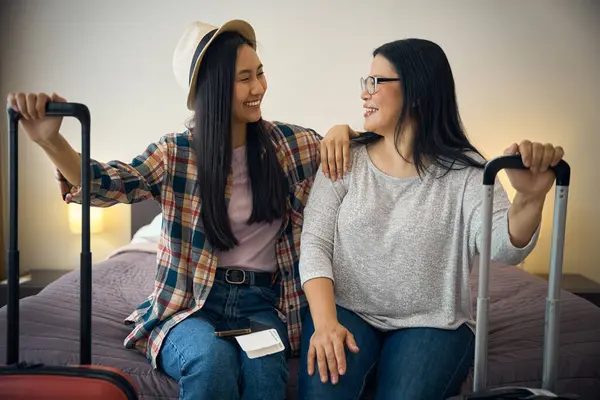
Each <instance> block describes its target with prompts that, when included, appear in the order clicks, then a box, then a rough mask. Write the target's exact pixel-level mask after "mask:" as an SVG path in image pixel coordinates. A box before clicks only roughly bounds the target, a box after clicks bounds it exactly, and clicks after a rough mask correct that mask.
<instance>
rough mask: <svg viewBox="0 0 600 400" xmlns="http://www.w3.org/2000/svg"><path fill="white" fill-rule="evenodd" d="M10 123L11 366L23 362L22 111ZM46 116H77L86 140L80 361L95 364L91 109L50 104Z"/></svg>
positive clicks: (10, 115)
mask: <svg viewBox="0 0 600 400" xmlns="http://www.w3.org/2000/svg"><path fill="white" fill-rule="evenodd" d="M7 114H8V124H9V141H10V145H9V149H10V163H9V216H10V218H9V219H10V225H9V247H8V299H7V308H8V324H7V325H8V326H7V330H8V333H7V353H6V361H7V364H8V365H11V364H16V363H17V362H18V361H19V248H18V242H17V238H18V215H19V214H18V166H19V161H18V154H19V152H18V134H17V132H18V124H19V119H20V118H21V114H20V113H18V112H16V111H15V110H13V109H12V108H11V107H10V106H9V107H8V108H7ZM46 115H48V116H56V117H61V116H62V117H74V118H77V119H78V120H79V122H80V123H81V143H82V152H81V157H82V162H81V180H82V198H81V212H82V222H81V225H82V235H81V242H82V243H81V259H80V262H81V266H80V273H81V290H80V300H81V306H80V314H81V320H80V363H81V364H84V365H85V364H91V358H92V343H91V340H92V334H91V332H92V329H91V328H92V312H91V311H92V288H91V286H92V276H91V274H92V267H91V265H92V254H91V251H90V178H91V170H90V112H89V110H88V108H87V107H86V106H85V105H83V104H78V103H56V102H51V103H48V104H47V105H46Z"/></svg>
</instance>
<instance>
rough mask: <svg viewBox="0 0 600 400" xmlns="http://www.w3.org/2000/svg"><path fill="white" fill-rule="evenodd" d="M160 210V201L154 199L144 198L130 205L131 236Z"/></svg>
mask: <svg viewBox="0 0 600 400" xmlns="http://www.w3.org/2000/svg"><path fill="white" fill-rule="evenodd" d="M161 212H162V208H161V206H160V203H158V202H157V201H154V200H145V201H141V202H139V203H133V204H132V205H131V236H132V237H133V235H134V234H135V233H136V232H137V231H138V229H140V228H141V227H142V226H144V225H148V224H149V223H150V222H152V220H153V219H154V217H156V216H157V215H158V214H160V213H161Z"/></svg>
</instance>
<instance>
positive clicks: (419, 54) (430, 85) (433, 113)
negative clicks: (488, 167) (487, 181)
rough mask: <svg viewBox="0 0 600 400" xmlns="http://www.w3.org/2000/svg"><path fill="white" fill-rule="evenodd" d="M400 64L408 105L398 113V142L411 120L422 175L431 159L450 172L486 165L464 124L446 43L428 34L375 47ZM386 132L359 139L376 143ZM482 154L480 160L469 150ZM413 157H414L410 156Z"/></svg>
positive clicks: (415, 159) (431, 161) (359, 140)
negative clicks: (431, 38) (420, 37)
mask: <svg viewBox="0 0 600 400" xmlns="http://www.w3.org/2000/svg"><path fill="white" fill-rule="evenodd" d="M377 55H381V56H383V57H385V58H386V59H387V60H388V61H389V62H390V64H392V66H393V67H394V68H395V70H396V72H397V73H398V76H399V77H400V84H401V86H402V95H403V105H402V111H401V113H400V115H399V116H398V123H397V125H396V130H395V133H394V142H395V143H396V149H397V150H398V154H400V151H399V149H398V138H399V136H400V135H401V134H402V131H403V127H404V126H405V124H406V123H407V122H409V119H410V122H411V123H412V124H413V126H414V127H415V132H414V133H415V138H414V145H413V156H412V157H413V160H412V162H413V163H414V165H415V167H416V169H417V172H418V173H419V175H421V174H422V173H423V172H424V171H425V169H426V167H427V164H428V163H433V164H435V165H438V166H440V167H441V168H442V169H443V170H445V171H446V172H448V171H449V170H452V169H460V168H464V167H467V166H474V167H477V168H483V166H484V161H482V160H485V158H484V157H483V155H482V154H481V153H480V152H479V151H478V150H477V149H476V148H475V146H473V144H471V142H470V141H469V139H468V138H467V135H466V133H465V129H464V127H463V124H462V121H461V118H460V114H459V112H458V105H457V101H456V91H455V85H454V78H453V76H452V70H451V68H450V63H449V62H448V59H447V57H446V54H445V53H444V51H443V50H442V48H441V47H440V46H438V45H437V44H436V43H433V42H431V41H429V40H424V39H402V40H396V41H394V42H390V43H386V44H384V45H382V46H380V47H378V48H377V49H375V51H373V57H375V56H377ZM379 139H381V136H379V135H377V134H375V133H373V132H367V133H366V134H364V135H361V136H360V137H358V138H356V139H355V142H358V143H371V142H373V141H376V140H379ZM469 152H473V153H475V154H477V155H479V156H480V157H481V160H476V159H474V158H473V157H471V156H470V155H469V154H468V153H469ZM407 161H408V160H407Z"/></svg>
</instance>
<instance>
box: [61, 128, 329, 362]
mask: <svg viewBox="0 0 600 400" xmlns="http://www.w3.org/2000/svg"><path fill="white" fill-rule="evenodd" d="M265 124H266V125H267V128H268V130H269V131H270V134H271V138H272V140H273V142H274V144H275V148H276V152H277V156H278V159H279V162H280V163H281V166H282V167H283V170H284V172H285V174H286V176H287V179H288V183H289V196H288V201H287V214H286V217H285V221H284V224H283V228H282V230H281V231H280V236H279V238H278V239H277V243H276V252H277V263H278V267H279V272H280V276H281V293H280V294H279V306H278V312H279V316H280V317H281V318H282V320H283V321H285V322H286V323H287V329H288V334H289V340H290V346H291V350H292V354H293V355H297V354H298V351H299V347H300V333H301V317H302V316H303V314H304V311H305V310H306V307H307V306H308V303H307V301H306V298H305V295H304V293H303V291H302V288H301V283H300V277H299V274H298V261H299V257H300V234H301V229H302V222H303V210H304V206H305V205H306V201H307V200H308V195H309V192H310V189H311V186H312V183H313V181H314V177H315V174H316V173H317V169H318V167H319V162H320V153H319V140H320V136H319V135H318V134H317V133H316V132H315V131H313V130H311V129H307V128H303V127H300V126H295V125H289V124H284V123H280V122H273V123H271V122H266V121H265ZM191 139H192V136H191V133H190V132H189V131H185V132H183V133H174V134H168V135H165V136H163V137H162V138H161V139H160V140H159V141H158V142H155V143H152V144H150V145H149V146H148V147H147V148H146V150H145V151H144V152H143V153H142V154H141V155H139V156H137V157H136V158H134V159H133V161H132V162H131V163H129V164H127V163H124V162H121V161H110V162H108V163H101V162H98V161H96V160H92V161H91V168H92V184H91V199H92V200H91V203H92V205H93V206H97V207H108V206H111V205H114V204H117V203H129V204H130V203H134V202H139V201H143V200H155V201H158V202H160V203H161V205H162V214H163V224H162V232H161V237H160V242H159V245H158V253H157V270H156V278H155V283H154V290H153V291H152V293H151V294H150V295H149V296H148V298H147V299H146V301H144V302H143V303H142V304H140V305H139V307H138V308H137V309H136V310H134V311H133V313H132V314H131V315H129V316H128V317H127V318H126V319H125V321H124V322H125V323H128V324H134V327H133V330H132V331H131V333H130V334H129V335H128V336H127V337H126V338H125V341H124V345H125V347H127V348H137V349H138V350H139V351H140V352H142V353H143V354H145V356H146V358H147V359H148V360H149V361H150V363H151V364H152V366H153V367H154V368H156V367H157V364H156V360H157V356H158V354H159V352H160V349H161V345H162V343H163V340H164V338H165V337H166V335H167V333H168V332H169V330H170V329H171V328H173V327H174V326H175V325H176V324H177V323H179V322H181V321H182V320H183V319H185V318H186V317H188V316H189V315H191V314H193V313H194V312H196V311H197V310H199V309H200V308H202V306H203V305H204V302H205V301H206V298H207V297H208V294H209V292H210V288H211V286H212V284H213V281H214V277H215V270H216V268H217V263H218V259H217V256H216V255H215V254H214V253H213V250H212V248H211V246H210V244H209V243H208V241H207V240H206V237H205V235H204V232H203V231H202V227H201V226H202V223H201V218H200V197H199V195H198V184H197V179H196V178H197V171H196V161H195V154H194V152H193V148H192V147H191V146H192V142H191ZM58 179H59V180H60V181H61V186H62V187H61V190H62V192H63V195H64V194H65V193H70V194H71V195H72V197H71V196H69V197H70V198H71V199H70V201H74V202H80V200H81V199H80V196H79V194H80V193H79V191H80V188H79V187H74V186H72V185H71V184H69V183H68V182H66V181H65V179H64V178H63V177H62V176H61V175H60V174H58ZM230 189H231V173H230V176H229V180H228V183H227V187H226V193H225V196H226V198H227V199H229V196H230Z"/></svg>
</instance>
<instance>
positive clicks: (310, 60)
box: [0, 0, 600, 281]
mask: <svg viewBox="0 0 600 400" xmlns="http://www.w3.org/2000/svg"><path fill="white" fill-rule="evenodd" d="M1 3H2V7H3V9H2V16H1V17H0V27H2V28H0V29H2V30H1V31H0V33H1V34H2V38H3V43H4V44H7V45H8V46H9V47H8V48H4V49H3V51H2V53H1V63H0V71H1V73H2V79H1V81H0V89H1V92H2V96H4V95H5V94H6V93H7V92H9V91H12V90H22V91H56V92H58V93H60V94H62V95H63V96H65V97H66V98H67V99H69V100H71V101H77V102H82V103H85V104H87V105H88V106H89V107H90V109H91V110H92V122H93V124H92V125H93V127H92V155H93V157H95V158H98V159H103V160H108V159H112V158H120V159H125V160H129V159H131V158H132V157H133V156H135V155H136V154H137V153H138V152H140V151H142V150H143V149H144V148H145V146H146V144H147V143H148V142H150V141H153V140H155V139H157V138H158V137H160V136H161V135H162V134H163V133H165V132H168V131H176V130H180V129H182V126H183V123H184V120H185V118H186V117H187V116H188V114H187V111H186V109H185V107H184V94H183V92H182V91H181V90H180V89H179V88H178V87H177V85H176V82H175V80H174V78H173V75H172V70H171V56H172V51H173V47H174V45H175V43H176V42H177V39H178V38H179V35H180V34H181V32H182V29H183V27H184V26H185V24H187V23H188V22H189V21H191V20H194V19H200V20H204V21H209V22H212V23H215V24H219V23H221V22H224V21H225V20H227V19H231V18H242V19H246V20H248V21H250V22H251V23H253V24H254V25H255V27H256V30H257V34H258V37H259V41H260V45H261V47H260V49H259V54H260V56H261V58H262V60H263V62H264V64H265V66H266V72H267V74H268V75H267V76H268V82H269V93H268V95H267V98H266V101H265V103H264V109H263V110H264V114H265V117H266V118H269V119H279V120H284V121H288V122H293V123H297V124H303V125H306V126H310V127H313V128H315V129H317V130H318V131H319V132H321V133H322V134H325V133H326V132H327V129H328V128H329V127H330V126H331V125H332V124H336V123H351V124H352V125H353V126H360V121H361V116H360V106H361V100H360V97H359V95H360V89H359V77H360V76H364V75H366V74H367V73H368V71H369V63H370V58H371V56H370V53H371V51H372V50H373V49H374V48H375V47H376V46H378V45H380V44H382V43H383V42H386V41H391V40H394V39H399V38H404V37H422V38H427V39H431V40H434V41H436V42H438V43H439V44H440V45H441V46H442V47H443V48H444V49H445V50H446V52H447V54H448V56H449V58H450V61H451V64H452V66H453V69H454V74H455V79H456V83H457V89H458V96H459V102H460V107H461V111H462V116H463V118H464V122H465V125H466V127H467V130H468V133H469V135H470V137H471V138H472V140H473V141H474V143H475V144H476V145H477V146H478V147H479V148H480V149H481V150H482V151H483V152H484V153H485V154H486V155H488V156H495V155H499V154H501V152H502V151H503V150H504V148H505V147H507V146H508V145H509V144H510V143H511V142H513V141H519V140H521V139H523V138H529V139H531V140H535V141H542V142H548V141H549V142H553V143H557V144H561V145H563V146H564V148H565V149H566V152H567V155H566V157H567V159H568V161H569V162H570V164H571V166H572V168H573V179H572V187H571V194H570V208H569V214H568V239H567V247H566V251H565V270H566V271H567V272H581V273H584V274H586V275H588V276H591V277H594V278H595V279H596V280H599V281H600V268H599V267H598V266H599V262H600V261H599V260H600V249H599V248H598V246H597V243H598V238H599V236H600V212H599V210H598V208H597V199H598V198H599V195H600V186H598V185H597V182H598V172H597V171H598V168H597V167H596V164H595V161H596V158H597V156H596V152H597V149H598V148H599V147H600V136H599V132H598V129H599V127H600V118H599V114H598V112H597V110H596V107H597V104H599V103H600V90H599V82H600V80H599V78H600V74H599V71H600V46H599V45H598V41H599V39H600V7H599V5H598V3H597V2H592V1H569V2H566V1H550V0H547V1H528V2H516V1H509V2H507V1H503V2H500V1H496V2H480V1H461V2H445V1H419V2H417V1H413V2H409V1H399V0H381V1H377V2H366V3H365V2H364V1H361V2H359V1H345V2H340V3H339V5H335V3H337V2H334V1H327V0H320V1H315V0H308V1H304V2H302V3H301V4H302V6H301V8H300V9H293V8H288V7H290V6H295V7H297V6H298V5H299V4H300V3H298V2H292V1H276V0H265V1H260V2H248V1H220V2H216V1H199V0H194V1H187V0H186V1H181V0H180V1H177V2H165V1H155V0H153V1H127V2H124V1H114V0H110V1H91V0H90V1H82V0H79V1H76V0H73V1H65V0H53V1H42V0H19V1H17V0H12V1H10V0H2V2H1ZM2 118H4V116H2ZM0 122H2V126H3V127H4V126H6V125H5V121H4V119H3V120H2V121H0ZM78 129H79V127H78V125H77V123H75V122H73V121H69V122H68V123H66V124H65V128H64V133H65V135H66V136H67V138H68V139H69V140H71V141H72V142H73V143H74V144H75V146H79V131H78ZM2 135H6V132H5V131H4V129H3V130H2ZM4 154H5V153H3V155H4ZM20 157H21V164H20V165H21V172H22V179H21V181H20V182H21V192H20V194H21V206H20V207H21V217H20V221H21V224H22V230H21V235H20V238H21V250H22V260H23V265H24V266H27V267H42V268H56V267H58V268H72V267H74V266H76V265H77V263H78V260H79V258H78V257H79V256H78V254H79V253H78V246H79V242H78V241H77V237H76V236H71V234H70V233H69V232H68V223H67V220H66V207H65V206H64V205H63V204H62V202H61V200H60V198H59V196H58V192H57V189H56V187H55V184H54V181H53V178H52V168H51V165H50V163H49V162H48V160H47V159H46V158H44V157H43V154H42V153H41V152H40V150H38V149H37V148H35V147H34V146H32V145H31V144H29V143H25V142H23V144H22V146H21V151H20ZM552 196H553V193H551V195H550V196H549V199H550V201H549V202H548V203H547V207H546V212H545V214H544V225H543V229H542V237H541V241H540V244H539V246H538V248H537V249H536V250H535V252H534V253H533V254H532V256H531V257H530V258H529V259H528V260H527V262H526V265H525V266H526V268H527V269H529V270H530V271H543V270H544V269H545V268H547V263H548V259H549V258H548V251H549V243H550V230H551V218H552V212H551V211H552V207H553V202H552V201H551V199H552ZM42 211H44V212H47V213H48V214H47V215H46V216H44V217H42V216H41V213H42ZM111 211H112V212H111V215H109V216H108V217H109V218H110V220H111V221H112V226H109V229H107V231H106V232H105V233H104V234H102V235H100V236H97V237H95V238H94V247H93V251H94V255H95V260H99V259H101V258H102V257H104V256H106V254H108V252H110V251H111V250H112V249H114V248H115V247H116V246H119V245H122V244H124V243H126V241H127V240H128V237H129V226H128V221H129V210H128V208H127V207H122V206H117V207H115V208H114V209H112V210H111Z"/></svg>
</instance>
